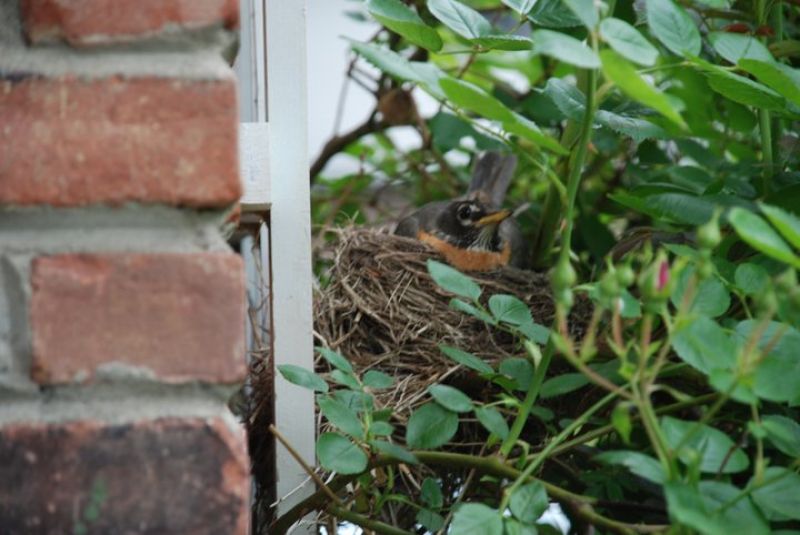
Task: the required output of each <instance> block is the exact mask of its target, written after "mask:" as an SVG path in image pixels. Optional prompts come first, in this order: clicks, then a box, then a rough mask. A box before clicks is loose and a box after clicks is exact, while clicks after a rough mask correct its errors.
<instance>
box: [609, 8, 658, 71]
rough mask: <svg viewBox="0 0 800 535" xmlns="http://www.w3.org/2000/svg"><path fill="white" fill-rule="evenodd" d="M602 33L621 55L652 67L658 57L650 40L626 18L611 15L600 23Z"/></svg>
mask: <svg viewBox="0 0 800 535" xmlns="http://www.w3.org/2000/svg"><path fill="white" fill-rule="evenodd" d="M600 35H601V37H602V38H603V40H605V42H607V43H608V44H609V45H610V46H611V48H613V49H614V50H616V51H617V53H619V54H620V55H621V56H623V57H625V58H627V59H629V60H630V61H633V62H634V63H638V64H639V65H644V66H645V67H652V66H653V65H655V64H656V60H657V59H658V50H657V49H656V47H654V46H653V45H652V44H650V41H648V40H647V39H645V38H644V36H643V35H642V34H641V33H639V30H637V29H636V28H634V27H633V26H631V25H630V24H628V23H627V22H625V21H624V20H620V19H615V18H613V17H609V18H607V19H603V22H601V23H600Z"/></svg>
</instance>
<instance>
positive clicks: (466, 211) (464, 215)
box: [456, 204, 472, 221]
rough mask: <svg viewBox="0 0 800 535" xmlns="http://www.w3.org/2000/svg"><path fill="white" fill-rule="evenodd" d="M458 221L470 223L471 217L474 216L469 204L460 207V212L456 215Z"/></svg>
mask: <svg viewBox="0 0 800 535" xmlns="http://www.w3.org/2000/svg"><path fill="white" fill-rule="evenodd" d="M456 215H457V216H458V219H460V220H461V221H469V220H470V216H471V215H472V206H470V205H468V204H462V205H461V206H459V207H458V212H457V213H456Z"/></svg>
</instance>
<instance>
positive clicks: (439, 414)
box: [406, 403, 458, 450]
mask: <svg viewBox="0 0 800 535" xmlns="http://www.w3.org/2000/svg"><path fill="white" fill-rule="evenodd" d="M457 429H458V415H457V414H456V413H454V412H453V411H449V410H447V409H445V408H444V407H442V406H441V405H439V404H438V403H426V404H425V405H423V406H421V407H420V408H418V409H416V410H415V411H414V412H412V413H411V416H410V417H409V418H408V424H407V425H406V442H407V443H408V445H409V446H410V447H412V448H415V449H423V450H427V449H433V448H438V447H439V446H443V445H444V444H446V443H447V442H448V441H449V440H450V439H451V438H453V435H455V434H456V430H457Z"/></svg>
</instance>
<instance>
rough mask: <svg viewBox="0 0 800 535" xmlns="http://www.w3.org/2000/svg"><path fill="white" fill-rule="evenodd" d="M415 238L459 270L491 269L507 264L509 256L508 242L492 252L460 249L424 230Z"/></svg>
mask: <svg viewBox="0 0 800 535" xmlns="http://www.w3.org/2000/svg"><path fill="white" fill-rule="evenodd" d="M417 239H418V240H419V241H421V242H422V243H426V244H428V245H430V246H431V247H433V248H434V249H436V250H437V251H439V254H441V255H442V256H444V258H445V260H447V262H448V263H449V264H450V265H451V266H453V267H455V268H457V269H460V270H461V271H491V270H493V269H497V268H499V267H502V266H507V265H508V261H509V259H510V258H511V245H510V244H509V243H508V242H506V243H505V244H504V245H503V249H502V251H499V252H492V251H474V250H469V249H461V248H459V247H456V246H455V245H453V244H452V243H449V242H447V241H445V240H443V239H441V238H437V237H436V236H434V235H433V234H428V233H427V232H425V231H424V230H420V231H419V232H418V233H417Z"/></svg>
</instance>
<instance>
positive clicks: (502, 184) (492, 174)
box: [466, 151, 517, 209]
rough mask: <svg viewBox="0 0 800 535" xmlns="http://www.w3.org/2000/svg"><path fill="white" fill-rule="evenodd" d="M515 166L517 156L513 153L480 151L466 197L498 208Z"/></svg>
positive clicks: (504, 195)
mask: <svg viewBox="0 0 800 535" xmlns="http://www.w3.org/2000/svg"><path fill="white" fill-rule="evenodd" d="M516 167H517V157H516V156H514V155H513V154H503V153H501V152H497V151H488V152H484V153H482V154H481V155H479V156H478V160H477V162H476V163H475V169H474V171H473V173H472V180H471V181H470V184H469V190H468V191H467V195H466V198H468V199H477V200H478V201H481V202H482V203H484V204H486V205H488V206H489V207H491V208H493V209H497V208H500V206H501V205H502V204H503V200H504V199H505V197H506V192H507V191H508V186H509V185H510V184H511V177H512V176H514V169H515V168H516Z"/></svg>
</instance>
